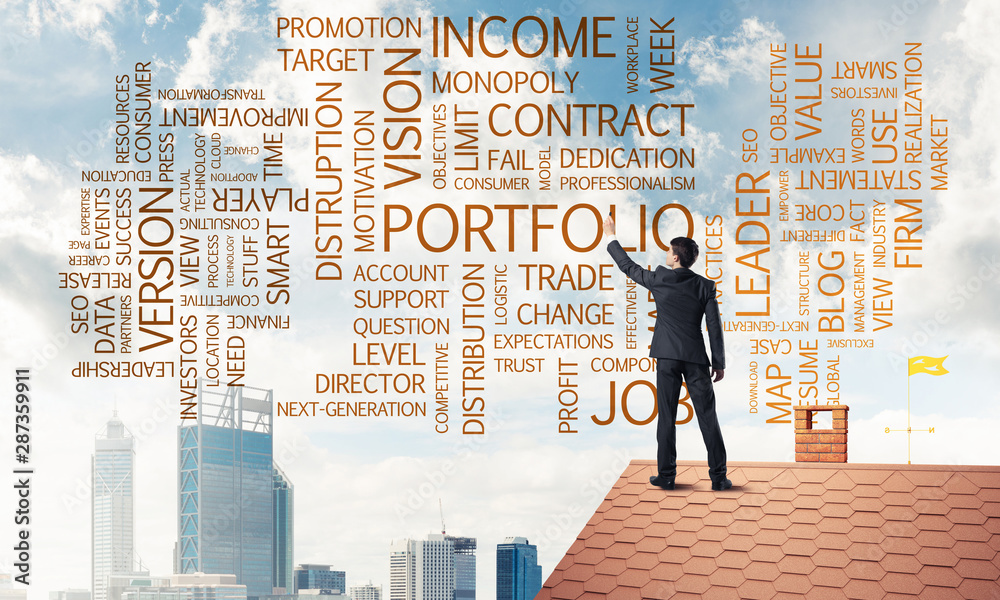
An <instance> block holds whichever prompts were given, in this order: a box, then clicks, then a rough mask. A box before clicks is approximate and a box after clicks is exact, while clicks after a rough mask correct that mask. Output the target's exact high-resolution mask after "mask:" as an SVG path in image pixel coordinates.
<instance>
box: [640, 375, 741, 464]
mask: <svg viewBox="0 0 1000 600" xmlns="http://www.w3.org/2000/svg"><path fill="white" fill-rule="evenodd" d="M682 377H683V380H684V381H685V382H687V388H688V393H689V394H690V395H691V404H692V405H693V406H694V413H695V416H697V417H698V425H699V426H700V427H701V437H702V439H704V440H705V448H706V449H707V450H708V474H709V477H711V479H712V481H713V482H717V481H722V480H723V479H725V478H726V445H725V444H724V443H723V441H722V430H721V429H720V428H719V419H718V417H716V415H715V390H714V389H712V378H711V371H710V369H709V367H708V365H699V364H696V363H691V362H687V361H683V360H673V359H670V358H658V359H656V403H657V406H658V409H659V416H658V418H657V421H656V444H657V449H656V466H657V469H658V470H659V476H660V477H661V478H662V479H668V480H673V479H674V477H675V476H676V475H677V436H676V429H677V428H676V423H677V403H678V400H679V399H680V393H681V378H682Z"/></svg>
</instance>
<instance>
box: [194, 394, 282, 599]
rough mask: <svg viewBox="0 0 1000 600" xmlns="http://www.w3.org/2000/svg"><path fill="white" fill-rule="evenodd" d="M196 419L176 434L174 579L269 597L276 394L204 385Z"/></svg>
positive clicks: (272, 532)
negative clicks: (208, 581)
mask: <svg viewBox="0 0 1000 600" xmlns="http://www.w3.org/2000/svg"><path fill="white" fill-rule="evenodd" d="M192 416H193V417H194V418H191V419H182V420H181V425H180V427H179V428H178V434H177V437H178V440H177V441H178V444H177V446H178V479H177V486H178V504H177V505H178V518H177V539H178V543H177V572H178V573H182V574H183V573H199V572H200V573H214V574H232V575H235V576H236V582H237V583H238V584H240V585H245V586H246V593H247V595H248V596H263V595H267V594H271V593H272V591H273V568H272V567H273V564H272V563H273V560H274V551H273V550H274V524H273V519H274V514H273V509H274V507H273V486H274V476H273V473H274V468H273V460H272V456H273V441H272V437H271V424H272V416H273V401H272V393H271V390H262V389H258V388H252V387H248V386H239V387H225V388H218V389H217V390H216V389H213V388H211V387H206V385H205V382H201V383H200V384H199V388H198V405H197V407H196V413H195V414H193V415H192Z"/></svg>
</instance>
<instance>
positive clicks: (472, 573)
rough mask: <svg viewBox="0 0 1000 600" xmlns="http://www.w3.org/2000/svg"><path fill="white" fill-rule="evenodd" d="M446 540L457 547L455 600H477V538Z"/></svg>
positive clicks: (449, 537) (450, 536)
mask: <svg viewBox="0 0 1000 600" xmlns="http://www.w3.org/2000/svg"><path fill="white" fill-rule="evenodd" d="M445 539H446V540H451V542H452V544H454V546H455V600H476V538H470V537H456V536H452V535H446V536H445Z"/></svg>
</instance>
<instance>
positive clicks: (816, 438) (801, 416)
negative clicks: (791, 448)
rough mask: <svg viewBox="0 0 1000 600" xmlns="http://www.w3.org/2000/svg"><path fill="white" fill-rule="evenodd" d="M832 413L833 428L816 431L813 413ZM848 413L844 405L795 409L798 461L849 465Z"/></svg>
mask: <svg viewBox="0 0 1000 600" xmlns="http://www.w3.org/2000/svg"><path fill="white" fill-rule="evenodd" d="M819 411H829V412H832V413H833V429H813V426H812V420H813V413H815V412H819ZM847 411H848V407H847V406H845V405H843V404H813V405H805V406H796V407H795V462H842V463H845V462H847Z"/></svg>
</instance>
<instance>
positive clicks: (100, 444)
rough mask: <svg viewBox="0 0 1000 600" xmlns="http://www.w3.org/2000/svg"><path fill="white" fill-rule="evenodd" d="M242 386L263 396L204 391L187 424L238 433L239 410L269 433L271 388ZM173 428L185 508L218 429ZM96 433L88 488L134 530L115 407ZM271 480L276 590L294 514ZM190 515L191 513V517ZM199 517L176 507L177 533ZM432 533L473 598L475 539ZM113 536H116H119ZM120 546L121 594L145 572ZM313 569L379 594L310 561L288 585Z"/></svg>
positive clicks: (129, 447)
mask: <svg viewBox="0 0 1000 600" xmlns="http://www.w3.org/2000/svg"><path fill="white" fill-rule="evenodd" d="M247 389H250V390H253V391H254V392H261V393H262V394H263V398H254V397H244V396H243V393H242V392H243V390H240V389H239V388H231V389H227V391H226V392H216V391H209V398H210V399H211V400H210V401H208V402H205V403H204V407H207V408H208V411H204V407H202V403H201V402H199V406H200V408H199V419H198V422H197V423H196V424H195V425H191V426H189V427H206V428H207V427H220V426H219V425H217V424H218V423H222V425H221V428H222V429H231V430H233V431H238V430H239V429H235V427H236V425H237V419H245V417H243V416H241V415H242V413H243V411H244V410H246V411H247V413H248V414H250V415H256V416H253V417H252V418H251V419H249V420H243V421H241V423H243V424H244V425H246V426H247V427H248V428H250V429H251V431H253V430H254V429H258V430H259V431H258V433H261V432H269V431H270V422H269V420H268V419H267V418H266V417H267V411H266V405H267V403H268V402H269V400H268V399H269V398H270V395H271V391H270V390H260V389H258V388H247ZM200 398H202V396H200ZM223 415H228V416H225V417H224V416H223ZM272 416H273V415H272ZM202 417H205V418H204V420H203V419H202ZM209 423H211V424H209ZM178 429H179V431H178V438H177V439H178V447H177V452H178V463H177V465H178V475H177V479H178V486H179V487H178V498H179V504H178V506H179V507H182V506H190V505H189V504H185V500H187V501H188V502H190V501H191V500H192V499H191V498H190V496H191V492H192V490H194V489H201V488H200V487H198V486H197V484H198V481H199V478H198V475H197V474H196V473H193V472H192V471H195V469H192V468H191V466H192V462H191V461H195V463H197V456H198V454H197V452H198V450H197V449H198V448H199V446H198V444H197V441H198V439H199V438H204V437H205V432H207V433H208V438H209V439H212V437H213V435H214V434H217V433H218V432H214V430H211V429H205V430H204V432H202V434H201V435H198V432H197V430H194V429H192V430H189V431H185V428H184V426H181V427H179V428H178ZM96 437H97V441H96V443H95V447H96V448H97V451H95V455H94V456H93V457H92V469H93V470H92V476H94V477H95V482H97V481H100V482H101V483H102V486H97V485H95V486H94V488H93V489H94V490H95V494H96V493H97V490H99V489H101V488H102V487H110V488H116V491H117V493H118V495H119V496H120V497H119V499H118V500H117V501H116V504H115V505H116V506H127V508H128V510H127V511H121V510H119V511H117V512H116V513H115V514H116V516H117V517H119V518H118V521H119V522H128V523H130V524H131V525H130V526H129V527H128V528H121V530H122V531H134V529H135V517H134V508H135V501H134V498H133V497H131V496H130V495H128V497H127V500H128V501H127V502H124V501H123V498H124V495H125V494H126V493H127V492H130V490H131V484H132V481H133V480H134V478H135V476H136V473H135V466H134V465H135V452H136V451H135V441H134V439H133V438H132V436H131V434H130V433H129V431H128V429H127V428H126V427H125V425H124V423H123V422H122V421H121V419H120V418H119V417H118V413H117V410H115V411H113V416H112V418H111V419H110V420H109V421H108V422H107V424H106V426H105V427H104V428H103V429H102V430H101V432H99V433H98V435H97V436H96ZM218 441H219V440H216V442H218ZM218 445H219V444H218V443H216V446H218ZM222 446H223V447H222V449H223V450H231V449H232V448H231V447H228V446H226V445H225V444H222ZM204 449H205V448H202V450H204ZM219 449H220V448H219V447H211V446H209V447H208V450H211V451H212V452H215V451H217V450H219ZM212 452H208V453H207V454H212ZM227 457H228V456H227ZM98 459H101V460H98ZM95 465H102V466H103V470H98V469H97V468H96V466H95ZM202 470H204V467H203V468H202ZM98 475H100V479H97V476H98ZM216 475H218V473H216ZM110 482H118V483H117V485H110ZM105 483H107V484H108V485H104V484H105ZM270 483H271V487H270V491H271V496H270V497H271V504H270V508H271V510H272V519H271V525H272V532H273V537H272V540H273V541H272V560H271V567H272V577H275V579H274V583H275V585H274V586H273V587H274V588H280V587H282V586H279V585H277V583H278V579H277V574H278V570H279V566H280V563H281V562H284V564H288V563H289V562H291V561H292V560H293V559H292V556H293V551H294V518H293V515H294V485H292V483H291V481H290V479H289V478H288V476H287V475H286V474H285V473H284V471H283V470H282V469H281V468H280V467H279V466H278V465H277V463H273V464H272V471H271V474H270ZM192 486H194V487H192ZM185 495H187V496H188V498H185ZM98 505H100V503H98V502H96V501H95V503H94V506H95V507H96V506H98ZM97 514H98V513H97V512H96V511H95V513H94V515H97ZM102 514H103V513H102ZM233 514H235V513H233ZM192 515H194V516H193V517H192ZM200 516H201V515H198V513H197V512H195V513H190V512H183V511H182V510H180V508H179V510H178V514H177V518H178V525H179V531H184V530H185V529H184V527H185V526H187V527H188V529H187V530H188V531H190V527H191V526H193V525H194V524H195V523H198V522H199V521H200V520H201V519H200V518H199V517H200ZM94 518H95V521H94V526H93V529H94V531H95V532H96V531H100V530H101V528H100V527H97V526H96V523H97V521H96V516H95V517H94ZM234 522H235V519H234ZM224 525H226V523H224V522H222V521H219V520H214V522H213V523H211V527H212V528H213V535H216V534H217V533H218V532H220V531H226V529H225V528H224ZM431 535H432V536H436V537H440V538H441V540H438V541H443V542H445V543H446V544H447V545H449V546H450V548H451V553H452V554H451V567H450V568H451V571H452V580H453V582H454V592H453V593H454V594H455V595H454V598H456V599H458V598H465V599H469V600H474V598H475V590H476V587H477V583H478V581H479V579H478V576H477V574H476V564H477V563H476V549H477V540H476V538H475V537H462V536H452V535H446V534H442V535H437V534H431ZM282 536H284V537H285V539H284V542H283V543H281V544H279V543H277V540H279V539H280V538H282ZM118 537H119V538H121V537H122V536H118ZM182 537H184V536H182ZM187 537H188V539H187V540H185V541H187V542H188V543H190V542H191V541H192V540H191V538H192V537H193V536H187ZM507 539H513V538H507ZM518 539H521V538H518ZM97 544H98V539H97V537H96V536H95V538H94V546H95V548H96V546H97ZM279 545H281V546H283V548H281V549H279ZM391 545H392V544H391V542H390V546H391ZM122 546H124V547H127V548H131V551H129V552H128V554H130V555H132V556H133V560H134V564H133V565H132V567H130V568H129V569H126V570H124V571H116V572H115V573H113V575H115V576H116V577H115V579H116V582H115V583H116V584H117V585H115V586H114V587H116V588H117V589H116V590H115V591H116V592H117V593H118V594H120V593H121V592H122V589H123V587H122V586H123V582H124V581H127V580H128V579H129V577H128V576H146V577H148V575H149V572H148V571H141V570H139V568H140V567H141V561H140V560H139V559H138V555H137V554H136V553H135V541H134V538H132V539H128V540H127V541H126V542H125V543H124V544H122ZM181 547H182V545H181V544H180V543H178V544H177V546H176V549H177V550H180V548H181ZM285 552H287V553H285ZM281 555H284V556H285V560H284V561H279V556H281ZM177 560H178V561H179V562H180V561H184V560H187V561H188V564H194V562H193V561H192V560H190V557H188V556H185V555H184V554H183V553H179V554H178V556H177ZM118 562H119V563H122V560H121V559H119V560H118ZM234 564H235V563H234ZM317 567H324V568H325V570H327V571H328V572H330V574H331V575H338V576H339V579H338V580H337V582H338V583H337V585H336V586H334V587H333V589H337V590H339V591H340V592H341V593H345V594H347V593H348V590H350V589H357V590H359V592H361V593H363V594H366V595H367V596H371V595H372V594H375V593H376V590H377V594H378V595H379V597H380V596H381V589H382V586H381V585H373V584H371V582H369V583H367V584H362V585H356V586H350V587H349V586H347V583H346V582H347V579H346V573H345V572H344V571H334V570H333V568H332V566H331V565H316V564H313V563H306V564H300V565H299V566H298V568H296V569H294V570H293V573H294V575H292V576H291V577H290V579H289V581H290V582H292V583H293V584H294V583H296V582H297V581H298V580H299V577H298V575H299V574H300V570H301V569H303V568H317ZM178 574H183V573H181V572H180V571H179V570H175V572H174V573H171V574H169V575H171V576H172V575H178ZM218 574H219V575H232V573H218ZM162 575H163V574H161V576H158V577H154V578H153V579H162ZM108 577H110V575H108ZM125 587H127V586H125ZM312 587H315V586H312ZM319 587H325V586H319ZM106 588H107V586H105V589H104V590H103V593H104V597H105V598H107V597H108V595H107V589H106ZM278 591H280V590H278ZM292 592H293V589H292V586H289V587H288V588H286V592H285V593H292ZM91 593H92V598H94V599H95V600H96V594H93V590H92V591H91Z"/></svg>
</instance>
